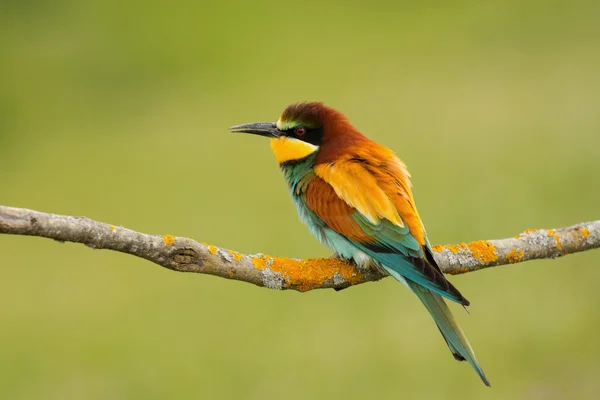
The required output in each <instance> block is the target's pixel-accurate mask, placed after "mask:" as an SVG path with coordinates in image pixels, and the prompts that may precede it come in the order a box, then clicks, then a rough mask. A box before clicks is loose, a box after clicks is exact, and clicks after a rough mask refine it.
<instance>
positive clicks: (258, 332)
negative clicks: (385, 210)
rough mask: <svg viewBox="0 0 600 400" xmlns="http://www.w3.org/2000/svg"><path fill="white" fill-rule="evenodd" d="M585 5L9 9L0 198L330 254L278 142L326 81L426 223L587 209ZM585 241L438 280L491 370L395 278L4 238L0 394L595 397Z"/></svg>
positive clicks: (109, 4) (592, 262) (0, 91)
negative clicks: (326, 287)
mask: <svg viewBox="0 0 600 400" xmlns="http://www.w3.org/2000/svg"><path fill="white" fill-rule="evenodd" d="M599 20H600V3H599V2H597V1H584V2H581V1H569V2H566V1H549V2H548V1H530V2H520V1H504V2H477V1H457V2H452V3H448V2H441V1H440V2H430V4H428V5H425V4H412V3H409V2H406V3H404V2H392V1H377V0H375V1H369V2H359V1H338V2H331V3H323V2H319V1H313V2H304V3H300V2H296V3H293V2H287V3H284V2H278V1H263V2H260V3H258V2H216V1H215V2H197V1H188V2H157V1H143V2H142V1H129V2H121V1H87V2H83V1H52V2H50V1H33V0H28V1H24V0H12V1H6V0H5V1H3V2H2V3H1V4H0V58H1V60H2V61H1V62H0V72H1V74H0V76H1V78H0V204H3V205H9V206H18V207H27V208H33V209H37V210H40V211H46V212H53V213H61V214H70V215H85V216H88V217H90V218H93V219H96V220H100V221H105V222H110V223H112V224H115V225H122V226H126V227H129V228H132V229H136V230H140V231H143V232H149V233H157V234H173V235H180V236H189V237H192V238H194V239H197V240H199V241H205V242H209V243H212V244H215V245H219V246H223V247H227V248H230V249H235V250H237V251H241V252H246V253H256V252H263V253H268V254H273V255H285V256H295V257H312V256H326V255H328V254H329V251H328V250H327V249H325V248H323V247H322V246H321V245H320V244H318V243H317V241H316V240H315V239H313V238H312V237H311V236H310V234H309V233H308V231H307V230H306V229H305V228H304V227H303V226H302V225H301V224H300V222H298V220H297V217H296V213H295V210H294V208H293V206H292V203H291V201H290V199H289V195H288V193H287V189H286V187H285V184H284V182H283V179H282V178H281V176H280V173H279V171H278V168H277V165H276V162H275V161H274V159H273V157H272V155H271V154H270V149H269V148H268V143H267V141H266V140H261V139H259V138H256V137H250V136H248V137H246V136H242V135H233V134H229V133H228V132H227V127H229V126H231V125H234V124H239V123H245V122H254V121H269V120H276V119H277V118H278V116H279V113H280V112H281V111H282V110H283V108H284V107H285V106H286V105H288V104H290V103H293V102H297V101H302V100H321V101H325V102H326V103H327V104H329V105H332V106H334V107H336V108H339V109H340V110H342V111H343V112H344V113H346V115H347V116H348V117H349V118H350V120H351V121H352V122H353V123H354V124H355V125H356V126H357V127H358V128H359V129H361V130H362V131H363V132H365V133H366V134H368V135H369V136H370V137H371V138H373V139H375V140H377V141H379V142H381V143H383V144H386V145H388V146H389V147H391V148H393V149H395V150H396V151H397V152H398V154H399V155H400V156H401V158H403V160H404V161H405V162H406V163H407V164H408V166H409V168H410V170H411V171H412V174H413V177H414V180H413V181H414V184H415V196H416V199H417V203H418V204H419V207H420V213H421V215H422V216H423V218H424V220H425V223H426V226H427V228H428V231H429V236H430V238H431V241H432V242H433V243H458V242H462V241H469V240H475V239H491V238H502V237H510V236H513V235H516V234H518V233H519V232H521V231H523V230H525V229H526V228H540V227H545V228H550V227H560V226H566V225H570V224H574V223H578V222H582V221H587V220H594V219H598V218H600V214H599V212H598V211H599V204H600V184H599V179H600V178H599V177H600V112H599V110H600V51H599V49H600V24H599V23H598V21H599ZM599 262H600V252H594V251H591V252H587V253H583V254H576V255H570V256H568V257H565V258H562V259H559V260H554V261H551V260H548V261H536V262H529V263H526V264H519V265H517V266H510V267H503V268H498V269H490V270H486V271H482V272H477V273H472V274H467V275H463V276H457V277H453V278H452V282H454V283H455V284H456V285H457V286H458V287H459V288H460V289H461V290H462V292H463V293H465V295H466V296H467V297H468V298H469V299H470V300H471V302H472V304H473V305H472V307H471V308H470V311H471V315H470V316H468V315H467V314H466V313H464V312H463V311H462V310H461V309H460V308H456V309H455V312H456V314H457V317H458V319H459V321H460V323H461V325H462V327H463V329H464V330H465V331H466V333H467V336H468V337H469V338H470V340H471V343H472V344H473V346H474V347H475V349H476V351H477V355H478V358H479V360H480V361H481V363H482V365H483V367H484V369H485V371H486V373H487V375H488V377H489V379H490V380H491V382H492V385H493V388H492V389H488V388H486V387H484V386H483V384H482V383H481V382H480V381H479V379H478V378H477V376H476V374H475V373H474V372H473V371H472V370H471V369H470V368H469V366H468V365H466V364H464V363H463V364H459V363H457V362H455V361H454V360H453V358H452V356H451V355H450V353H449V351H448V349H447V348H446V345H445V344H444V342H443V340H442V338H441V336H440V335H439V332H438V331H437V329H435V326H434V325H433V323H432V321H431V320H430V318H429V316H428V315H427V313H426V312H425V310H424V309H423V308H422V306H421V305H420V304H419V303H418V301H417V300H416V298H413V296H412V295H411V294H410V293H408V291H407V290H406V289H405V288H404V287H403V286H402V285H399V284H398V283H397V282H394V281H392V280H391V279H386V280H384V281H382V282H379V283H371V284H365V285H361V286H359V287H356V288H352V289H349V290H345V291H342V292H339V293H336V292H334V291H315V292H310V293H306V294H299V293H295V292H284V293H281V292H276V291H271V290H267V289H263V288H257V287H254V286H251V285H248V284H244V283H240V282H234V281H228V280H224V279H218V278H214V277H210V276H202V275H191V274H178V273H174V272H171V271H168V270H165V269H162V268H159V267H158V266H155V265H153V264H150V263H148V262H146V261H142V260H139V259H135V258H133V257H131V256H127V255H122V254H117V253H112V252H107V251H93V250H91V249H89V248H86V247H84V246H81V245H74V244H59V243H56V242H52V241H50V240H46V239H38V238H30V237H11V236H2V237H0V273H1V278H0V398H2V399H165V398H169V399H171V398H172V399H198V398H247V399H265V398H289V399H304V398H342V399H346V398H376V399H387V398H390V399H391V398H394V399H398V398H462V399H471V398H477V399H479V398H489V399H506V398H522V399H532V398H533V399H562V398H598V396H599V393H600V342H599V341H598V340H597V339H598V331H599V329H600V313H599V312H598V307H599V306H600V296H599V294H598V281H599V280H600V267H599V266H598V264H599Z"/></svg>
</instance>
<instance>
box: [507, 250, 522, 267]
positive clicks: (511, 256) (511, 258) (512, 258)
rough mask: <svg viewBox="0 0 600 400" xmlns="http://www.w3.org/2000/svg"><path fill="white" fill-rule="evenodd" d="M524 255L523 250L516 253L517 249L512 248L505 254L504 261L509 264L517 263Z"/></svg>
mask: <svg viewBox="0 0 600 400" xmlns="http://www.w3.org/2000/svg"><path fill="white" fill-rule="evenodd" d="M524 254H525V252H524V251H523V250H520V251H517V249H515V248H513V249H511V250H510V251H509V252H508V254H506V260H507V261H508V262H509V263H510V264H514V263H518V262H519V261H521V260H522V259H523V255H524Z"/></svg>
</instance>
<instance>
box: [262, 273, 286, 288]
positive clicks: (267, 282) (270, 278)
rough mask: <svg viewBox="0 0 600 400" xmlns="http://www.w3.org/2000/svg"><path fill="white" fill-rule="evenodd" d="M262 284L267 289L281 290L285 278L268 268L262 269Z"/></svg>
mask: <svg viewBox="0 0 600 400" xmlns="http://www.w3.org/2000/svg"><path fill="white" fill-rule="evenodd" d="M262 276H263V285H264V286H265V287H267V288H269V289H277V290H282V289H283V284H284V282H285V279H284V278H283V275H282V274H281V273H279V272H273V271H271V269H270V268H266V269H264V270H262Z"/></svg>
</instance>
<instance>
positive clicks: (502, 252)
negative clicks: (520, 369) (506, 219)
mask: <svg viewBox="0 0 600 400" xmlns="http://www.w3.org/2000/svg"><path fill="white" fill-rule="evenodd" d="M0 233H5V234H14V235H28V236H39V237H45V238H49V239H54V240H57V241H60V242H74V243H82V244H85V245H86V246H89V247H92V248H95V249H108V250H115V251H119V252H122V253H127V254H132V255H134V256H137V257H141V258H144V259H146V260H149V261H152V262H154V263H156V264H158V265H160V266H162V267H165V268H168V269H171V270H174V271H180V272H196V273H201V274H209V275H215V276H219V277H222V278H227V279H235V280H239V281H244V282H249V283H253V284H255V285H258V286H264V287H268V288H271V289H280V290H281V289H294V290H298V291H301V292H305V291H308V290H312V289H324V288H333V289H343V288H346V287H348V286H352V285H356V284H360V283H365V282H370V281H377V280H380V279H382V278H384V277H385V275H383V274H382V273H381V272H379V271H378V270H377V269H375V268H370V269H358V268H357V267H356V266H354V265H351V264H349V263H346V262H344V261H342V260H340V259H337V258H313V259H304V260H300V259H292V258H281V257H271V256H267V255H264V254H254V255H244V254H240V253H237V252H235V251H232V250H227V249H222V248H219V247H215V246H212V245H209V244H206V243H199V242H196V241H194V240H192V239H189V238H184V237H175V236H171V235H163V236H159V235H149V234H145V233H140V232H136V231H133V230H130V229H127V228H123V227H120V226H115V225H109V224H106V223H102V222H97V221H93V220H91V219H89V218H85V217H72V216H65V215H56V214H47V213H42V212H39V211H33V210H27V209H24V208H13V207H5V206H0ZM598 247H600V220H599V221H593V222H586V223H582V224H577V225H573V226H569V227H566V228H560V229H538V230H527V231H525V232H523V233H521V234H520V235H518V236H515V237H512V238H508V239H499V240H478V241H475V242H471V243H466V244H465V243H463V244H458V245H445V246H434V247H433V250H434V256H435V260H436V261H437V263H438V264H439V266H440V268H441V269H442V271H444V272H445V273H447V274H462V273H466V272H471V271H477V270H480V269H483V268H489V267H494V266H498V265H506V264H513V263H517V262H522V261H527V260H534V259H540V258H556V257H561V256H564V255H566V254H571V253H577V252H580V251H585V250H590V249H594V248H598Z"/></svg>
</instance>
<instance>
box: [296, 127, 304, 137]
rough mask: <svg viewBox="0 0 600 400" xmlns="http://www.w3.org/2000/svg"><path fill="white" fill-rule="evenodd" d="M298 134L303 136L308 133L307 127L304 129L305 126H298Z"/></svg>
mask: <svg viewBox="0 0 600 400" xmlns="http://www.w3.org/2000/svg"><path fill="white" fill-rule="evenodd" d="M295 132H296V135H298V136H302V135H304V134H305V133H306V129H304V128H303V127H301V126H299V127H298V128H296V131H295Z"/></svg>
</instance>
